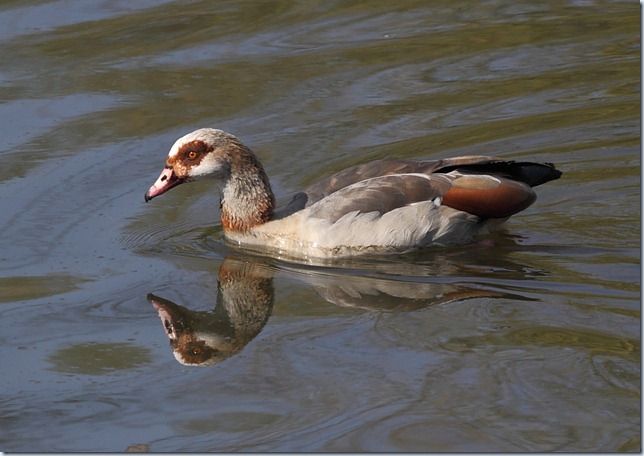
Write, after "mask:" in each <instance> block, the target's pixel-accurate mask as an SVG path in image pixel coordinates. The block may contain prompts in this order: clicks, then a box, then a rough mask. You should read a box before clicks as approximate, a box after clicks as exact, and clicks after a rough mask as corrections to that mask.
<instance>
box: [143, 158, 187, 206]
mask: <svg viewBox="0 0 644 456" xmlns="http://www.w3.org/2000/svg"><path fill="white" fill-rule="evenodd" d="M184 182H185V179H180V178H178V177H177V175H176V174H175V173H174V169H173V168H172V166H167V165H166V167H165V168H164V169H163V171H162V172H161V175H160V176H159V178H158V179H157V181H156V182H155V183H154V185H153V186H152V187H150V190H148V191H147V193H146V194H145V202H146V203H147V202H148V201H150V200H151V199H152V198H154V197H156V196H159V195H163V194H164V193H165V192H167V191H168V190H170V189H171V188H172V187H176V186H177V185H179V184H183V183H184Z"/></svg>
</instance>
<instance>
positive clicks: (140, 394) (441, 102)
mask: <svg viewBox="0 0 644 456" xmlns="http://www.w3.org/2000/svg"><path fill="white" fill-rule="evenodd" d="M639 16H640V10H639V8H638V6H637V5H635V4H633V3H632V2H595V1H571V2H550V3H545V4H544V3H534V2H527V1H526V2H516V1H513V2H502V1H491V2H485V3H480V4H477V5H476V7H475V8H473V5H472V4H471V3H467V2H459V1H449V2H447V1H445V2H443V1H432V2H427V1H418V2H414V1H405V2H398V3H395V4H389V3H388V2H346V1H342V2H331V1H319V2H315V1H303V2H294V1H287V2H255V1H230V2H203V1H194V2H177V1H166V2H163V1H140V2H112V1H96V2H82V1H73V0H69V1H63V0H60V1H50V2H47V1H45V2H42V1H31V2H30V1H20V2H17V1H7V2H3V3H1V4H0V40H1V44H2V49H3V52H2V53H0V99H1V100H2V104H0V204H1V208H2V218H1V219H0V232H1V233H2V235H1V236H2V249H1V250H0V259H1V260H2V261H1V262H0V309H1V311H2V316H3V319H2V321H3V325H2V333H1V335H0V340H1V341H2V343H1V345H0V356H1V359H2V364H3V366H5V368H4V369H3V373H2V374H1V377H2V384H3V385H4V387H3V389H2V392H1V393H0V429H1V430H0V449H1V450H4V451H32V452H38V451H89V452H92V451H124V450H126V449H127V448H128V447H130V446H132V445H140V448H146V449H149V450H150V451H155V452H163V451H196V452H204V451H390V452H396V451H432V452H437V451H553V450H559V451H605V452H606V451H639V449H640V432H641V422H640V414H641V405H640V404H641V399H640V384H641V375H640V368H641V363H640V360H641V354H640V345H641V342H640V331H641V324H640V321H641V316H640V148H639V144H640V130H639V121H640V79H639V78H640V72H639V70H640V60H639V59H640V36H639V19H640V17H639ZM204 126H213V127H218V128H222V129H224V130H227V131H230V132H231V133H234V134H235V135H237V136H239V137H240V138H241V139H242V140H243V141H244V142H246V143H247V144H248V145H249V146H250V147H251V148H253V149H254V150H255V152H256V153H257V154H258V155H259V156H260V158H261V159H262V161H263V163H264V165H265V168H266V170H267V172H268V173H269V175H270V176H271V180H272V184H273V186H274V188H275V189H276V193H277V194H278V197H280V198H281V199H286V198H287V197H288V196H289V195H290V194H292V193H293V192H294V191H296V190H297V189H299V188H300V187H302V186H303V185H305V184H308V183H311V182H313V181H314V180H315V179H317V178H319V177H322V176H326V175H329V174H330V173H332V172H334V171H337V170H340V169H342V168H344V167H346V166H349V165H352V164H356V163H361V162H365V161H368V160H370V159H375V158H382V157H387V156H395V157H408V158H441V157H446V156H455V155H464V154H493V155H498V156H502V157H507V158H520V159H534V160H536V161H551V162H554V163H556V164H557V166H558V167H559V168H560V169H562V170H563V171H564V176H563V177H562V179H560V180H558V181H555V182H551V183H549V184H547V185H544V186H542V187H539V188H538V189H537V193H538V195H539V199H538V200H537V203H536V204H535V205H533V206H532V207H531V208H529V209H528V210H527V211H525V212H524V213H522V214H520V215H519V216H516V217H514V218H513V219H512V220H511V221H510V222H508V223H507V224H506V225H505V228H504V229H503V230H502V231H500V232H499V233H495V234H492V235H490V236H489V237H488V238H487V242H486V243H485V244H476V245H472V246H466V247H462V248H457V249H450V250H432V251H426V252H421V253H417V254H414V255H407V256H398V257H392V258H384V259H371V260H369V259H363V260H359V261H358V260H356V261H348V262H343V263H340V264H337V265H334V266H333V267H329V268H315V267H311V266H301V265H293V264H288V263H285V262H281V261H277V260H272V259H269V258H261V257H257V256H251V255H248V254H242V253H239V252H235V251H233V250H231V249H230V248H229V247H228V246H226V245H225V244H224V242H223V240H222V234H221V229H220V226H219V220H218V210H217V201H216V198H215V197H214V193H213V188H212V187H211V186H210V185H209V184H208V183H207V182H204V183H195V184H190V186H189V187H187V188H184V187H181V188H179V189H177V190H174V191H172V192H170V193H169V194H167V195H165V196H164V197H163V199H159V200H158V202H157V200H155V201H154V202H153V203H151V204H147V205H145V204H144V203H143V193H144V192H145V191H146V190H147V188H148V187H149V186H150V184H151V183H152V182H153V181H154V179H156V177H157V175H158V172H159V170H160V168H161V166H162V163H163V160H164V156H165V154H166V153H167V150H168V149H169V147H170V145H171V144H172V143H173V142H174V140H175V139H176V138H177V137H178V136H180V135H183V134H184V133H186V132H188V131H191V130H193V129H195V128H198V127H204ZM150 292H152V293H154V295H155V296H157V297H159V298H161V299H163V300H165V301H163V302H164V303H166V305H167V308H166V311H167V312H174V313H176V315H180V316H181V317H180V321H181V325H183V326H181V328H180V329H181V331H183V333H184V334H185V344H184V345H185V346H189V344H190V343H193V342H194V341H193V340H192V339H191V338H190V337H191V336H190V334H192V333H191V331H193V332H194V331H198V332H201V333H206V334H207V335H208V337H211V338H217V340H220V341H221V343H222V344H223V345H222V349H221V352H220V353H218V356H219V358H218V360H219V362H218V363H216V364H213V365H210V366H207V367H189V366H184V365H182V364H180V363H178V362H177V360H176V359H175V356H174V355H173V350H172V347H170V346H169V345H168V339H167V337H166V331H168V328H166V327H164V324H163V322H162V321H161V320H160V319H159V316H158V314H157V310H156V309H155V308H154V307H153V305H152V304H151V302H150V301H149V300H148V296H147V295H148V293H150ZM168 302H169V303H168ZM253 302H255V303H258V304H257V305H252V304H250V303H253ZM178 321H179V320H178ZM231 341H234V343H231ZM189 347H190V350H192V352H191V353H193V355H194V356H195V357H196V358H195V359H197V358H199V357H200V356H201V358H204V357H205V354H204V352H203V347H202V348H201V349H199V348H197V350H196V353H194V352H195V350H194V347H193V346H189Z"/></svg>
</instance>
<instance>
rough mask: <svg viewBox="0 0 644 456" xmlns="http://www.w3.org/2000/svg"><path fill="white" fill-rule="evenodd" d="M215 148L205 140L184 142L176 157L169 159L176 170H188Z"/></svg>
mask: <svg viewBox="0 0 644 456" xmlns="http://www.w3.org/2000/svg"><path fill="white" fill-rule="evenodd" d="M213 149H214V148H213V147H212V146H209V145H208V144H206V143H205V142H203V141H200V140H195V141H191V142H188V143H185V144H183V145H182V146H181V147H180V148H179V151H178V152H177V154H176V155H175V156H174V157H171V158H169V159H168V161H167V163H168V165H170V166H175V165H177V166H175V170H176V171H180V170H183V172H187V171H188V169H189V168H192V167H193V166H197V165H199V163H201V160H202V159H203V157H204V156H205V155H206V154H207V153H208V152H211V151H212V150H213Z"/></svg>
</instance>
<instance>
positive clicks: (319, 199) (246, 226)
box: [145, 128, 561, 259]
mask: <svg viewBox="0 0 644 456" xmlns="http://www.w3.org/2000/svg"><path fill="white" fill-rule="evenodd" d="M559 176H561V171H559V170H557V169H556V168H555V167H554V166H553V165H552V164H551V163H531V162H517V161H506V160H502V159H500V158H495V157H486V156H464V157H456V158H446V159H442V160H432V161H415V160H405V159H385V160H378V161H373V162H369V163H364V164H361V165H357V166H353V167H351V168H348V169H345V170H344V171H341V172H339V173H337V174H334V175H333V176H331V177H329V178H326V179H324V180H322V181H320V182H318V183H316V184H313V185H311V186H309V187H308V188H307V189H305V190H304V191H303V192H300V193H298V194H296V195H295V196H294V197H293V200H292V201H291V202H290V203H289V204H288V205H286V207H284V208H283V209H282V210H280V211H277V210H276V209H275V197H274V195H273V191H272V190H271V186H270V184H269V181H268V177H267V176H266V173H265V172H264V169H263V167H262V165H261V163H260V162H259V160H258V159H257V157H256V156H255V154H254V153H253V152H252V151H251V150H250V149H249V148H248V147H247V146H245V145H244V144H243V143H242V142H241V141H240V140H239V139H237V138H236V137H235V136H233V135H231V134H229V133H226V132H224V131H221V130H216V129H213V128H202V129H199V130H196V131H194V132H192V133H189V134H187V135H185V136H183V137H182V138H180V139H178V140H177V141H176V142H175V143H174V145H173V146H172V148H171V149H170V152H169V154H168V159H167V160H166V165H165V168H164V170H163V171H162V172H161V175H160V176H159V178H158V179H157V181H156V182H155V183H154V185H152V187H150V189H149V190H148V192H147V193H146V194H145V201H146V202H147V201H150V200H151V199H152V198H155V197H157V196H159V195H161V194H163V193H165V192H167V191H168V190H170V189H171V188H173V187H176V186H177V185H179V184H182V183H184V182H190V181H193V180H197V179H200V178H203V177H210V178H214V179H215V182H216V183H217V186H218V189H219V196H220V207H221V224H222V227H223V231H224V235H225V237H226V239H227V240H228V241H230V242H232V243H234V244H237V245H239V246H242V247H251V248H254V249H256V248H261V249H262V250H269V251H270V252H272V253H274V254H278V255H280V256H288V257H294V258H299V259H315V258H335V257H347V256H355V255H362V254H384V253H400V252H407V251H411V250H415V249H418V248H421V247H425V246H446V245H454V244H464V243H468V242H471V241H472V240H473V239H474V237H475V236H476V235H477V234H479V233H480V232H481V231H483V230H485V229H486V227H487V226H488V225H489V224H490V223H489V222H491V221H497V222H499V221H503V220H505V219H506V218H507V217H509V216H511V215H513V214H516V213H517V212H520V211H522V210H524V209H525V208H527V207H528V206H530V205H531V204H532V203H533V202H534V201H535V199H536V194H535V193H534V191H533V190H532V188H531V187H534V186H536V185H540V184H543V183H545V182H548V181H550V180H553V179H558V178H559Z"/></svg>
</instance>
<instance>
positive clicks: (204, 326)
mask: <svg viewBox="0 0 644 456" xmlns="http://www.w3.org/2000/svg"><path fill="white" fill-rule="evenodd" d="M273 298H274V293H273V279H272V277H271V276H270V274H269V272H268V271H267V270H266V267H265V266H264V265H263V264H260V263H248V262H243V261H237V260H233V259H227V260H226V261H224V262H223V263H222V265H221V268H220V270H219V287H218V294H217V306H216V307H215V310H214V312H196V311H192V310H188V309H186V308H185V307H182V306H179V305H177V304H174V303H173V302H171V301H168V300H167V299H163V298H160V297H158V296H155V295H153V294H149V295H148V300H149V301H150V302H151V303H152V305H153V306H154V308H155V309H156V310H157V312H158V313H159V318H161V322H162V323H163V326H164V328H165V330H166V334H167V336H168V338H169V339H170V345H171V346H172V351H173V353H174V356H175V358H177V361H179V362H180V363H182V364H185V365H188V366H207V365H211V364H216V363H218V362H220V361H223V360H224V359H226V358H229V357H230V356H232V355H234V354H235V353H237V352H239V351H240V350H241V349H242V348H244V346H246V344H248V342H250V341H251V340H252V339H253V338H254V337H255V336H256V335H257V334H259V332H260V331H261V330H262V328H263V327H264V325H265V324H266V322H267V321H268V317H269V315H270V313H271V310H272V308H273Z"/></svg>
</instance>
